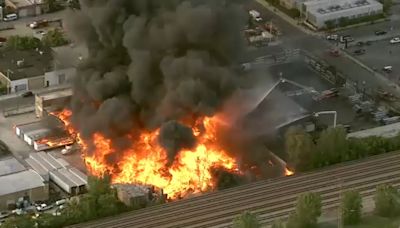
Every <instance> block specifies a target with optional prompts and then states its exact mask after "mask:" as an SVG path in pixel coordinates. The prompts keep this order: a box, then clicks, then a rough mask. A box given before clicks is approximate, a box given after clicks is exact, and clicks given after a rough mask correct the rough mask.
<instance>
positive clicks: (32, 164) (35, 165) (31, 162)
mask: <svg viewBox="0 0 400 228" xmlns="http://www.w3.org/2000/svg"><path fill="white" fill-rule="evenodd" d="M25 161H26V163H28V165H29V166H30V167H32V169H34V170H35V171H36V172H37V173H38V174H39V175H40V176H42V177H43V178H44V179H45V180H46V181H49V172H48V171H46V168H44V167H43V166H42V165H41V164H40V163H38V162H37V161H35V160H33V159H32V158H27V159H25Z"/></svg>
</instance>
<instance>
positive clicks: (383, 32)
mask: <svg viewBox="0 0 400 228" xmlns="http://www.w3.org/2000/svg"><path fill="white" fill-rule="evenodd" d="M386 33H387V32H385V31H383V30H378V31H375V35H377V36H382V35H385V34H386Z"/></svg>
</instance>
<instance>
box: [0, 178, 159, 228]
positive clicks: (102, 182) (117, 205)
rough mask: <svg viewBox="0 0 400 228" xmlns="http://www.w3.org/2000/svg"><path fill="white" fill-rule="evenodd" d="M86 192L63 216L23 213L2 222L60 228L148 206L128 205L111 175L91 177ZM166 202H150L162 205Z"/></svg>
mask: <svg viewBox="0 0 400 228" xmlns="http://www.w3.org/2000/svg"><path fill="white" fill-rule="evenodd" d="M88 186H89V188H88V189H89V191H88V193H87V194H85V195H83V196H81V197H79V198H77V199H75V200H71V201H70V202H68V204H67V206H66V207H65V209H64V210H63V211H62V214H61V215H58V216H55V215H52V214H47V213H42V214H40V215H39V216H38V217H31V216H30V215H21V216H15V217H12V218H9V219H7V220H6V222H5V223H3V224H2V225H1V227H2V228H32V227H37V228H61V227H65V226H68V225H73V224H77V223H82V222H87V221H90V220H95V219H99V218H104V217H107V216H112V215H116V214H120V213H122V212H126V211H130V210H135V209H139V208H142V207H145V206H148V205H142V204H141V205H136V204H132V205H131V206H126V205H125V204H123V203H122V202H121V201H119V199H118V197H117V192H116V190H115V189H114V188H112V187H111V178H110V177H109V176H104V177H101V178H97V177H89V179H88ZM159 203H164V202H150V204H159Z"/></svg>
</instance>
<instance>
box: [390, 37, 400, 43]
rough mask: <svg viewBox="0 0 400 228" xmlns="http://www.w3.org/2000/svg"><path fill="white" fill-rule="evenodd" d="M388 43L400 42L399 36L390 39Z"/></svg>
mask: <svg viewBox="0 0 400 228" xmlns="http://www.w3.org/2000/svg"><path fill="white" fill-rule="evenodd" d="M390 43H391V44H397V43H400V37H395V38H393V39H391V40H390Z"/></svg>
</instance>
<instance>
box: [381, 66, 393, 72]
mask: <svg viewBox="0 0 400 228" xmlns="http://www.w3.org/2000/svg"><path fill="white" fill-rule="evenodd" d="M382 70H383V71H385V72H386V73H390V72H392V71H393V67H392V66H384V67H383V68H382Z"/></svg>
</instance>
